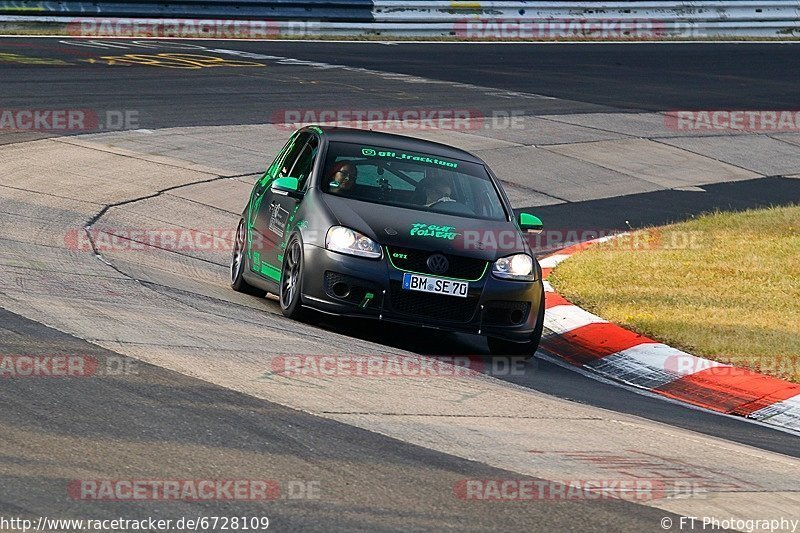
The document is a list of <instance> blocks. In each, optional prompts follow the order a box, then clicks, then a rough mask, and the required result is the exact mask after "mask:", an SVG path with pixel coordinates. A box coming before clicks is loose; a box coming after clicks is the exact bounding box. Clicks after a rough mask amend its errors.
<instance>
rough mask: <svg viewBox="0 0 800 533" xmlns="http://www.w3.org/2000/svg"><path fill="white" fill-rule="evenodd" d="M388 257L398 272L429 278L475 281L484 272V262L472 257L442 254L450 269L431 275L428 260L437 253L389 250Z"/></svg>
mask: <svg viewBox="0 0 800 533" xmlns="http://www.w3.org/2000/svg"><path fill="white" fill-rule="evenodd" d="M388 252H389V257H390V258H391V259H392V264H394V266H396V267H397V268H399V269H400V270H406V271H410V272H419V273H421V274H430V275H431V276H446V277H448V278H457V279H466V280H477V279H479V278H480V277H481V276H482V275H483V273H484V271H485V270H486V261H484V260H482V259H476V258H474V257H464V256H461V255H452V254H442V255H444V256H445V257H446V258H447V261H448V263H449V265H450V267H449V268H448V269H447V272H442V273H438V274H436V273H433V272H431V270H430V269H429V268H428V263H427V261H428V258H429V257H430V256H431V255H434V254H435V253H437V252H430V251H425V250H416V249H413V248H389V249H388Z"/></svg>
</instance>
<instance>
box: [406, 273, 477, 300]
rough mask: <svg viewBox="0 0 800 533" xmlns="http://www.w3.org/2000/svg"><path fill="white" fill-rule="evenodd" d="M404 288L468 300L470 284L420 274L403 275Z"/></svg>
mask: <svg viewBox="0 0 800 533" xmlns="http://www.w3.org/2000/svg"><path fill="white" fill-rule="evenodd" d="M403 288H404V289H406V290H408V291H420V292H431V293H433V294H446V295H447V296H458V297H460V298H466V297H467V291H468V290H469V283H467V282H466V281H454V280H452V279H442V278H435V277H433V276H420V275H419V274H403Z"/></svg>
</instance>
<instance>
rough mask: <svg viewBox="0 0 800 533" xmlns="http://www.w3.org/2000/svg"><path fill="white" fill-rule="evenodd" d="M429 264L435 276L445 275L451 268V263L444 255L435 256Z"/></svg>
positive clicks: (431, 257) (429, 259) (430, 259)
mask: <svg viewBox="0 0 800 533" xmlns="http://www.w3.org/2000/svg"><path fill="white" fill-rule="evenodd" d="M427 264H428V268H429V269H430V270H431V272H433V273H434V274H444V273H445V272H447V269H448V268H450V262H449V261H448V260H447V258H446V257H445V256H443V255H442V254H433V255H432V256H430V257H429V258H428V261H427Z"/></svg>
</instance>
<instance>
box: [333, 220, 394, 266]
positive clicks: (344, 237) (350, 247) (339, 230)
mask: <svg viewBox="0 0 800 533" xmlns="http://www.w3.org/2000/svg"><path fill="white" fill-rule="evenodd" d="M325 248H327V249H328V250H333V251H334V252H340V253H343V254H350V255H359V256H361V257H371V258H373V259H377V258H378V257H380V256H381V255H382V252H381V247H380V246H378V243H376V242H375V241H373V240H372V239H370V238H369V237H367V236H366V235H362V234H360V233H359V232H357V231H353V230H351V229H350V228H345V227H344V226H333V227H332V228H331V229H329V230H328V234H327V235H326V237H325Z"/></svg>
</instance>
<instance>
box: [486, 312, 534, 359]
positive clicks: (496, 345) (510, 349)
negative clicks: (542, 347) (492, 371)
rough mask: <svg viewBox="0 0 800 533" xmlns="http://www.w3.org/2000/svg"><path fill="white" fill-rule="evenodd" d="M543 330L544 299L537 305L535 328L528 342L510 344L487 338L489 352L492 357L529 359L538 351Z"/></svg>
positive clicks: (501, 340)
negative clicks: (508, 356) (513, 356)
mask: <svg viewBox="0 0 800 533" xmlns="http://www.w3.org/2000/svg"><path fill="white" fill-rule="evenodd" d="M543 328H544V298H542V302H541V304H539V312H538V315H537V317H536V328H535V329H534V330H533V333H531V338H530V340H529V341H528V342H511V341H507V340H504V339H497V338H495V337H488V338H487V339H486V340H487V342H488V343H489V351H490V352H491V354H492V355H516V356H522V357H524V358H525V359H530V358H531V357H533V355H534V354H535V353H536V350H538V349H539V341H541V340H542V329H543Z"/></svg>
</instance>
